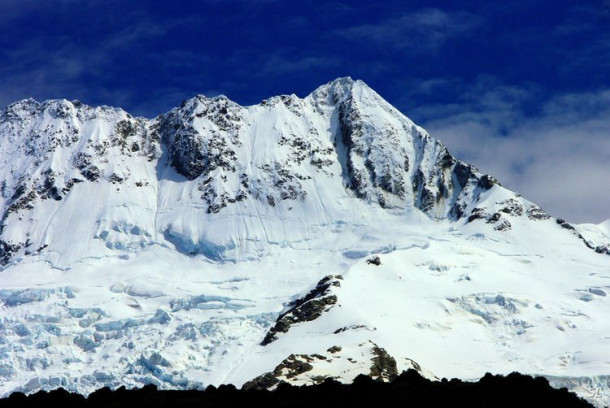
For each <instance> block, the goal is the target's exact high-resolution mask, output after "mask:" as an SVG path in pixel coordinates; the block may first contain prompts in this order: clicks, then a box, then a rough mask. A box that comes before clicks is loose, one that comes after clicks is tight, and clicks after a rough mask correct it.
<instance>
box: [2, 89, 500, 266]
mask: <svg viewBox="0 0 610 408" xmlns="http://www.w3.org/2000/svg"><path fill="white" fill-rule="evenodd" d="M0 147H1V149H2V150H1V152H2V154H1V155H0V164H1V166H0V179H1V180H2V181H1V186H0V263H1V264H4V265H5V264H7V263H8V262H10V261H11V260H12V259H14V258H15V257H16V256H23V255H29V254H38V253H41V252H45V251H47V252H60V251H59V249H60V248H58V247H57V243H58V242H65V241H66V240H68V239H70V240H72V241H74V242H75V241H78V240H79V239H82V240H87V241H88V240H95V242H94V245H88V248H87V249H86V250H85V249H83V248H80V247H78V246H73V248H71V249H70V250H69V251H67V252H66V251H61V252H63V253H64V254H63V255H62V256H60V257H59V258H61V259H57V261H58V262H60V263H62V262H61V261H65V262H63V263H69V262H70V261H74V260H77V259H80V258H82V257H85V256H91V255H102V254H104V253H105V252H107V250H128V251H133V250H137V249H139V248H142V247H145V246H148V245H150V244H152V243H154V242H160V241H161V242H167V241H169V242H171V243H172V244H173V245H175V246H176V248H177V249H178V250H180V251H183V252H187V253H204V254H206V255H208V256H210V257H211V258H221V257H223V256H225V253H226V252H227V251H229V250H230V249H231V248H233V247H234V246H237V245H240V242H242V243H243V242H245V241H248V240H250V241H253V240H266V241H272V242H283V241H292V240H300V239H303V236H302V234H298V233H294V232H293V233H292V234H290V233H286V232H281V233H280V232H279V231H278V229H279V228H265V229H264V230H261V228H260V227H258V228H257V227H256V226H254V225H250V224H248V221H244V223H243V225H242V226H241V227H239V226H236V227H235V228H234V229H233V230H229V231H226V233H225V234H224V235H223V234H215V235H214V236H212V235H213V234H209V233H206V230H208V229H209V226H210V224H211V223H213V219H214V217H213V215H215V214H218V215H219V216H225V217H226V216H233V215H235V214H240V215H241V216H242V218H243V219H247V216H248V215H254V214H256V215H258V214H269V215H271V214H273V215H274V217H275V218H276V219H278V220H279V219H282V218H283V219H284V221H285V219H286V218H288V219H296V218H299V217H303V218H307V219H308V224H310V225H312V224H323V223H325V222H330V221H332V220H337V219H343V218H345V216H346V214H345V213H346V212H347V211H348V210H347V209H346V207H345V206H342V204H341V198H342V197H350V196H351V197H357V198H358V199H360V200H361V201H362V203H365V204H367V205H372V206H378V207H381V208H384V209H391V210H413V209H417V210H418V211H422V212H423V213H425V214H427V215H428V216H429V217H431V218H433V219H436V218H441V219H443V218H447V219H450V220H461V219H465V218H467V217H468V216H470V214H471V212H472V210H473V208H474V207H475V206H476V203H477V200H478V198H479V196H480V194H481V193H482V192H484V191H486V190H489V189H490V188H492V187H493V186H494V185H496V184H497V181H496V180H495V179H494V178H493V177H490V176H487V175H481V174H480V173H479V172H478V171H477V170H476V169H475V168H474V167H472V166H471V165H468V164H466V163H464V162H461V161H459V160H457V159H455V158H454V157H453V156H451V154H450V153H449V152H448V151H447V149H446V148H445V147H444V146H443V145H442V143H440V142H439V141H437V140H435V139H433V138H431V137H430V136H429V135H428V134H427V133H426V132H425V131H424V130H423V129H421V128H420V127H418V126H416V125H415V124H414V123H413V122H412V121H410V120H409V119H408V118H406V117H405V116H404V115H402V114H401V113H400V112H399V111H397V110H396V109H395V108H393V107H392V106H391V105H389V104H388V103H387V102H386V101H384V100H383V99H382V98H381V97H380V96H379V95H377V94H376V93H375V92H374V91H373V90H371V89H370V88H369V87H367V86H366V85H365V84H364V83H363V82H361V81H353V80H351V79H350V78H341V79H338V80H335V81H333V82H330V83H328V84H326V85H324V86H322V87H320V88H318V89H317V90H315V91H314V92H313V93H312V94H311V95H309V96H307V97H306V98H304V99H300V98H298V97H296V96H294V95H291V96H279V97H274V98H271V99H268V100H265V101H263V102H262V103H260V104H259V105H254V106H247V107H244V106H240V105H238V104H236V103H235V102H232V101H230V100H229V99H227V98H226V97H224V96H220V97H215V98H211V99H210V98H206V97H204V96H201V95H200V96H197V97H195V98H192V99H190V100H187V101H185V102H184V103H183V104H182V105H181V106H180V107H178V108H176V109H173V110H171V111H170V112H168V113H166V114H162V115H160V116H158V117H157V118H154V119H151V120H148V119H144V118H134V117H132V116H131V115H129V114H128V113H127V112H124V111H123V110H121V109H115V108H108V107H90V106H87V105H84V104H82V103H80V102H78V101H72V102H70V101H66V100H50V101H46V102H42V103H41V102H36V101H34V100H31V99H28V100H24V101H20V102H17V103H14V104H12V105H10V106H8V107H7V108H6V109H5V110H4V111H3V112H2V113H1V115H0ZM85 202H86V203H88V205H90V206H89V208H88V209H87V211H86V212H85V211H83V210H80V211H79V210H78V209H75V208H74V207H75V206H77V205H80V206H82V203H85ZM102 204H103V205H102ZM126 205H130V206H131V207H132V208H136V207H137V208H139V209H140V210H137V211H133V210H132V211H122V210H120V207H121V206H126ZM362 211H367V209H366V208H364V207H363V209H362ZM75 212H78V214H77V215H78V217H75V214H74V213H75ZM127 212H129V214H126V213H127ZM184 214H187V215H188V216H189V217H190V219H193V218H194V219H197V222H195V223H194V224H191V225H184V224H185V222H183V221H182V219H183V216H184ZM208 215H209V216H208ZM71 219H72V220H74V222H78V227H77V226H76V225H72V224H71V221H70V220H71ZM269 222H270V223H273V221H269ZM297 224H299V223H297ZM292 230H293V231H299V230H303V229H302V228H301V229H299V228H292ZM75 231H79V236H78V237H76V236H74V232H75ZM66 235H69V237H66ZM299 235H301V236H299ZM63 249H64V248H62V250H63Z"/></svg>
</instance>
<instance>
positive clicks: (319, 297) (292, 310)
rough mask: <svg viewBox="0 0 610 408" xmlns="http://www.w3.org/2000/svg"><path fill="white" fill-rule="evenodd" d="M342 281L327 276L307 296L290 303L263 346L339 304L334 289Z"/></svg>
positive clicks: (262, 343) (337, 276) (268, 334)
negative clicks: (294, 326)
mask: <svg viewBox="0 0 610 408" xmlns="http://www.w3.org/2000/svg"><path fill="white" fill-rule="evenodd" d="M342 279H343V278H342V277H341V276H340V275H336V276H326V277H325V278H323V279H321V280H320V281H319V282H318V283H317V285H316V287H315V288H313V289H312V290H311V291H310V292H309V293H307V294H306V295H305V296H303V297H300V298H298V299H296V300H293V301H292V302H290V303H289V305H288V310H286V311H285V312H283V313H282V314H280V316H279V317H278V318H277V320H276V322H275V325H273V327H271V329H269V331H268V332H267V334H266V335H265V338H264V339H263V341H262V342H261V345H262V346H266V345H267V344H269V343H271V342H273V341H275V340H277V338H278V335H279V333H287V332H288V330H289V329H290V328H291V327H292V326H293V325H295V324H298V323H301V322H308V321H311V320H315V319H317V318H318V317H320V316H321V315H322V313H324V312H325V311H327V310H329V309H330V308H331V307H332V306H333V305H334V304H335V303H337V296H336V295H334V294H333V293H332V287H338V286H341V283H340V281H341V280H342Z"/></svg>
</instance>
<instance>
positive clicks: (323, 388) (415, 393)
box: [0, 370, 592, 408]
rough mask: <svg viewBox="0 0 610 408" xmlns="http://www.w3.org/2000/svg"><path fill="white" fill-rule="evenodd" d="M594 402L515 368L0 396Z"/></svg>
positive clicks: (202, 402)
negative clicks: (387, 379) (479, 373)
mask: <svg viewBox="0 0 610 408" xmlns="http://www.w3.org/2000/svg"><path fill="white" fill-rule="evenodd" d="M356 406H364V407H380V406H396V407H466V406H467V407H473V408H474V407H519V408H521V407H536V408H539V407H554V408H557V407H592V405H591V404H589V403H587V402H585V401H584V400H582V399H580V398H579V397H577V396H576V395H575V394H573V393H571V392H569V391H568V390H567V389H565V388H562V389H555V388H552V387H551V386H550V385H549V382H548V381H547V380H546V379H545V378H542V377H538V378H533V377H530V376H526V375H522V374H518V373H512V374H509V375H508V376H506V377H504V376H499V375H491V374H486V375H485V376H484V377H483V378H481V379H480V380H479V381H478V382H476V383H471V382H463V381H461V380H456V379H453V380H446V379H443V380H442V381H430V380H427V379H425V378H423V377H422V376H421V375H419V373H417V371H415V370H409V371H405V372H403V373H402V374H401V375H399V376H398V377H397V378H396V379H395V380H394V381H392V382H391V383H383V382H379V381H375V380H373V379H371V378H370V377H366V376H364V375H360V376H358V377H356V379H355V380H354V383H353V384H351V385H345V384H341V383H339V382H337V381H335V380H332V379H327V380H325V381H324V382H323V383H321V384H320V385H315V386H303V387H296V386H291V385H289V384H287V383H282V384H280V385H279V387H278V388H277V389H276V390H275V391H267V390H255V389H250V390H238V389H236V388H235V387H234V386H233V385H221V386H220V387H218V388H216V387H214V386H209V387H208V388H207V389H206V390H205V391H160V390H157V388H156V387H155V386H154V385H148V386H145V387H144V388H141V389H134V390H127V389H125V387H121V388H119V389H117V390H116V391H111V390H110V389H109V388H102V389H100V390H98V391H96V392H94V393H92V394H91V395H89V397H88V398H85V397H83V396H82V395H79V394H72V393H69V392H67V391H66V390H64V389H61V388H60V389H58V390H54V391H51V392H45V391H40V392H37V393H36V394H32V395H30V396H25V395H24V394H22V393H14V394H12V395H11V396H10V397H9V398H6V399H3V400H0V408H5V407H20V408H23V407H61V408H71V407H100V408H101V407H116V408H118V407H128V408H135V407H146V408H154V407H171V408H184V407H265V408H272V407H290V408H299V407H308V408H310V407H316V408H318V407H333V408H338V407H356Z"/></svg>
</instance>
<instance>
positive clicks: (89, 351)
mask: <svg viewBox="0 0 610 408" xmlns="http://www.w3.org/2000/svg"><path fill="white" fill-rule="evenodd" d="M0 183H1V185H0V265H2V271H1V272H0V310H1V312H0V356H2V361H1V362H0V378H1V379H2V381H1V382H0V384H1V385H0V393H3V394H4V395H6V394H7V393H10V392H11V391H13V390H22V391H28V392H29V391H35V390H37V389H41V388H45V389H48V388H54V387H58V386H63V387H64V388H68V389H71V390H75V391H79V392H84V393H86V392H91V391H92V390H94V389H96V388H99V387H102V386H119V385H127V386H140V385H143V384H146V383H155V384H157V385H159V386H161V387H166V388H192V387H203V386H205V385H208V384H219V383H223V382H231V383H235V384H237V385H243V384H246V385H247V386H248V387H273V386H276V385H277V384H278V383H279V381H289V382H293V383H297V384H299V383H311V382H317V381H320V379H322V378H324V377H328V376H332V377H335V378H338V379H340V380H345V381H350V380H351V379H353V378H354V377H355V376H356V375H358V374H360V373H365V374H370V375H372V376H374V377H375V378H379V379H381V380H387V379H391V378H393V376H395V375H396V373H397V372H400V371H402V370H403V369H406V368H415V369H417V370H418V371H420V372H421V373H424V375H426V376H428V377H429V378H435V377H438V378H440V377H449V376H458V377H461V378H475V377H480V376H481V375H483V374H484V373H485V372H486V371H492V372H510V371H513V370H518V371H522V372H527V373H531V374H540V375H545V376H547V377H548V378H550V379H554V380H552V381H556V382H557V384H564V385H563V386H568V387H570V388H572V389H575V390H577V391H578V392H580V393H581V394H582V395H583V396H585V397H590V396H589V395H588V394H589V393H590V392H592V395H593V396H592V397H590V398H591V400H592V401H594V402H596V401H598V402H599V401H602V402H603V401H606V403H608V401H610V399H609V396H610V391H609V385H608V384H609V382H608V377H605V375H607V374H610V373H609V372H608V371H609V368H608V367H609V366H610V355H609V354H608V353H607V351H606V350H608V349H610V348H609V347H608V346H609V344H608V338H610V324H608V323H607V319H605V310H606V309H605V308H607V307H608V303H607V300H606V293H607V291H608V289H609V288H610V286H608V280H607V279H608V271H609V270H610V268H609V266H610V256H608V255H609V254H610V244H609V242H610V239H608V235H607V234H606V235H604V233H603V231H606V232H607V229H606V230H603V228H605V227H604V226H600V227H595V226H583V227H580V226H572V225H570V224H568V223H567V222H565V221H563V220H556V219H554V218H552V217H551V216H549V215H548V214H546V213H545V212H544V211H543V210H542V209H540V208H539V207H538V206H536V205H535V204H533V203H531V202H529V201H528V200H526V199H524V198H523V197H521V196H520V195H519V194H516V193H514V192H511V191H509V190H506V189H504V188H503V187H501V186H500V185H499V183H498V181H497V180H496V179H495V178H493V177H491V176H489V175H483V174H481V173H480V172H479V171H478V170H477V169H475V168H474V167H473V166H471V165H469V164H467V163H464V162H462V161H460V160H458V159H456V158H454V157H453V156H452V155H451V154H450V153H449V152H448V150H447V149H446V148H445V146H443V144H442V143H441V142H439V141H437V140H435V139H434V138H432V137H430V136H429V135H428V134H427V132H426V131H425V130H423V129H422V128H420V127H418V126H417V125H415V124H414V123H413V122H412V121H411V120H409V119H408V118H407V117H405V116H404V115H402V114H401V113H400V112H399V111H397V110H396V109H395V108H393V107H392V106H391V105H389V104H388V103H387V102H386V101H384V100H383V99H382V98H381V97H380V96H379V95H378V94H377V93H375V92H374V91H373V90H372V89H370V88H369V87H368V86H366V85H365V84H364V83H363V82H361V81H353V80H351V79H350V78H341V79H337V80H335V81H332V82H330V83H328V84H326V85H323V86H321V87H320V88H318V89H316V90H315V91H314V92H313V93H311V94H310V95H309V96H307V97H306V98H304V99H300V98H298V97H296V96H294V95H290V96H285V95H284V96H278V97H273V98H270V99H268V100H265V101H263V102H261V103H260V104H258V105H254V106H248V107H243V106H240V105H238V104H236V103H235V102H232V101H230V100H229V99H227V98H226V97H224V96H219V97H215V98H206V97H204V96H201V95H199V96H196V97H195V98H192V99H190V100H187V101H185V102H184V103H183V104H182V105H181V106H180V107H178V108H175V109H173V110H171V111H170V112H167V113H165V114H162V115H159V116H158V117H156V118H154V119H150V120H149V119H144V118H135V117H132V116H131V115H130V114H128V113H127V112H125V111H123V110H121V109H115V108H108V107H97V108H94V107H89V106H86V105H84V104H82V103H80V102H78V101H72V102H69V101H66V100H52V101H46V102H42V103H40V102H36V101H34V100H31V99H30V100H24V101H20V102H17V103H14V104H12V105H10V106H8V107H7V108H6V109H5V110H4V111H3V112H2V113H1V114H0ZM600 403H601V402H600Z"/></svg>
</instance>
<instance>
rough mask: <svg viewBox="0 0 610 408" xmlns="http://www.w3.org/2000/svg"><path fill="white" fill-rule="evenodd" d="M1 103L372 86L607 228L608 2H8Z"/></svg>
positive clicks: (156, 109) (490, 168)
mask: <svg viewBox="0 0 610 408" xmlns="http://www.w3.org/2000/svg"><path fill="white" fill-rule="evenodd" d="M0 9H1V10H2V13H0V27H1V28H0V105H1V106H5V105H7V104H9V103H11V102H13V101H15V100H19V99H23V98H26V97H34V98H36V99H39V100H44V99H49V98H66V99H80V100H81V101H83V102H85V103H87V104H91V105H101V104H106V105H112V106H120V107H122V108H124V109H126V110H127V111H129V112H131V113H132V114H135V115H141V116H146V117H153V116H155V115H157V114H159V113H162V112H164V111H167V110H169V109H171V108H172V107H174V106H177V105H179V104H180V102H181V101H182V100H184V99H186V98H189V97H192V96H193V95H195V94H198V93H203V94H206V95H208V96H213V95H216V94H220V93H222V94H225V95H227V96H228V97H230V98H231V99H233V100H235V101H236V102H238V103H240V104H243V105H248V104H254V103H258V102H260V101H261V100H262V99H265V98H267V97H269V96H272V95H276V94H283V93H295V94H297V95H299V96H305V95H307V94H308V93H309V92H311V91H312V90H313V89H315V88H316V87H317V86H319V85H321V84H323V83H325V82H328V81H329V80H332V79H334V78H336V77H339V76H346V75H349V76H352V77H353V78H359V79H362V80H364V81H365V82H366V83H367V84H368V85H369V86H371V87H372V88H373V89H375V90H376V91H377V92H378V93H379V94H381V95H382V96H383V97H384V98H385V99H387V100H388V101H389V102H390V103H392V104H394V105H395V106H396V107H397V108H399V109H400V110H401V111H402V112H403V113H405V114H406V115H407V116H409V117H410V118H411V119H413V120H414V121H415V122H416V123H418V124H420V125H422V126H423V127H425V128H426V129H427V130H428V131H430V133H431V134H432V135H433V136H436V137H438V138H440V139H441V140H443V141H444V142H445V143H446V144H447V145H448V147H449V148H450V150H451V151H452V152H453V153H454V154H455V155H457V156H458V157H459V158H461V159H464V160H466V161H469V162H471V163H473V164H474V165H476V166H477V167H479V168H480V169H481V171H483V172H486V173H491V174H493V175H495V176H497V177H498V178H499V179H500V181H501V182H502V183H503V184H504V185H505V186H506V187H508V188H511V189H513V190H515V191H518V192H520V193H522V194H523V195H524V196H525V197H527V198H529V199H531V200H532V201H534V202H536V203H538V204H540V205H541V206H543V208H546V209H547V210H548V211H549V212H551V213H552V214H553V215H555V216H558V217H563V218H566V219H568V220H570V221H574V222H586V221H590V222H600V221H602V220H605V219H607V218H610V165H609V164H608V163H610V1H608V0H584V1H575V0H572V1H564V0H554V1H546V0H540V1H536V0H515V1H512V2H510V4H508V3H505V2H489V1H487V2H484V1H463V2H456V1H418V0H412V1H408V2H406V1H392V0H385V1H383V2H364V1H334V2H333V1H306V0H302V1H298V2H297V1H291V0H290V1H288V0H249V1H247V0H200V1H173V2H169V1H157V2H154V1H130V0H121V1H117V0H104V1H97V0H90V1H76V0H45V1H38V0H0Z"/></svg>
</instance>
